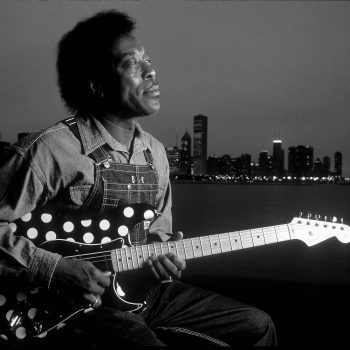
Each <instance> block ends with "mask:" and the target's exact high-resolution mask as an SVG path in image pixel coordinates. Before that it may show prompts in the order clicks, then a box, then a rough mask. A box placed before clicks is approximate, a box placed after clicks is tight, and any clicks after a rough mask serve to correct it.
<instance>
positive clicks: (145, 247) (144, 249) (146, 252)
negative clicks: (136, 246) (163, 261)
mask: <svg viewBox="0 0 350 350" xmlns="http://www.w3.org/2000/svg"><path fill="white" fill-rule="evenodd" d="M141 247H142V257H143V261H146V260H147V258H148V257H149V250H148V245H143V246H141Z"/></svg>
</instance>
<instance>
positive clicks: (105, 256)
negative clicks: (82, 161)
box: [66, 225, 309, 264]
mask: <svg viewBox="0 0 350 350" xmlns="http://www.w3.org/2000/svg"><path fill="white" fill-rule="evenodd" d="M273 227H274V228H275V230H276V234H273V233H272V234H271V233H270V234H268V235H273V236H276V238H277V233H278V232H277V231H278V227H277V226H269V227H268V228H273ZM305 227H309V226H308V225H304V226H302V227H298V228H294V231H298V230H304V228H305ZM265 229H266V228H265ZM257 230H258V229H257ZM259 230H260V229H259ZM261 230H262V234H263V236H266V235H267V234H266V233H264V232H263V229H261ZM244 231H246V230H244ZM282 231H285V228H284V229H280V232H282ZM240 232H242V231H235V232H227V233H221V234H218V236H219V235H223V234H228V235H230V234H232V233H237V234H238V235H239V236H240V238H241V248H238V249H243V248H244V247H243V245H242V243H243V242H242V238H243V236H246V237H248V236H249V237H250V238H251V241H252V243H253V246H251V247H247V248H252V247H254V237H253V235H252V234H249V232H246V233H244V234H243V235H241V234H240ZM289 236H290V234H289ZM196 238H197V239H198V240H199V242H200V244H202V242H201V240H200V238H209V236H203V237H196ZM264 238H266V237H264ZM291 239H292V238H290V239H289V240H291ZM183 241H184V240H183ZM183 241H179V242H174V243H175V244H177V243H180V242H183ZM186 241H191V238H187V239H186ZM219 241H220V238H219ZM229 241H230V240H229ZM278 242H279V241H278V240H276V241H274V242H271V243H265V244H264V245H267V244H274V243H278ZM164 243H169V242H162V243H155V244H148V245H147V246H152V245H153V246H155V245H157V244H158V245H164ZM208 243H209V245H210V244H211V242H210V239H208ZM221 246H222V244H221ZM230 246H231V251H234V250H238V249H233V248H232V242H231V241H230ZM132 248H134V249H135V251H136V248H137V247H127V249H128V250H129V251H131V250H132ZM185 248H186V247H185V245H184V246H183V250H184V255H185V258H186V249H185ZM202 248H203V247H202ZM210 248H211V250H212V246H210ZM180 249H181V248H180ZM141 250H142V249H141ZM156 250H157V249H156V247H154V251H155V252H156ZM113 251H119V252H120V254H121V253H122V252H123V251H125V248H118V249H112V250H110V251H103V252H96V253H86V254H77V255H72V256H66V258H74V257H82V258H80V260H87V261H92V262H95V263H98V262H105V261H112V260H113V259H112V258H111V257H110V254H111V253H112V252H113ZM168 252H171V251H170V250H169V251H165V253H168ZM130 253H131V252H130ZM143 253H144V252H143V251H142V257H143V259H144V260H145V259H147V258H148V256H149V255H148V256H147V257H145V256H144V255H143ZM202 253H203V249H202ZM137 255H138V254H137ZM129 257H131V258H132V259H133V261H134V260H135V254H134V256H132V253H131V255H129ZM129 257H128V256H127V255H126V254H125V255H124V256H123V257H121V258H122V259H123V258H124V262H122V264H123V263H126V264H127V260H130V259H128V258H129ZM139 257H140V256H139ZM193 257H196V256H193ZM198 257H199V256H198ZM94 259H102V260H94ZM137 260H139V259H137Z"/></svg>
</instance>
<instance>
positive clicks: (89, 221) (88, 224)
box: [80, 219, 92, 227]
mask: <svg viewBox="0 0 350 350" xmlns="http://www.w3.org/2000/svg"><path fill="white" fill-rule="evenodd" d="M80 222H81V224H82V225H83V226H84V227H89V226H90V225H91V223H92V220H91V219H89V220H81V221H80Z"/></svg>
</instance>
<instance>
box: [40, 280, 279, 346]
mask: <svg viewBox="0 0 350 350" xmlns="http://www.w3.org/2000/svg"><path fill="white" fill-rule="evenodd" d="M148 305H149V306H148V308H147V309H146V310H145V311H143V312H141V313H140V314H133V313H127V312H121V311H118V310H113V309H110V308H107V307H104V306H102V307H100V308H99V309H97V310H95V311H92V312H91V313H87V314H86V315H84V316H83V317H82V318H81V319H79V320H78V321H76V323H75V324H73V325H70V326H66V327H64V328H62V330H60V331H58V332H57V333H56V334H53V338H51V339H43V340H40V341H35V345H42V346H43V347H45V346H48V345H49V344H50V342H51V343H52V341H53V340H54V341H55V342H54V343H55V344H59V345H62V346H64V345H65V344H66V345H67V344H70V345H72V344H77V345H80V346H81V347H82V346H84V345H89V346H96V347H97V348H100V347H103V346H106V347H107V346H109V345H110V344H114V345H115V346H116V347H122V346H162V345H173V346H186V345H187V346H196V347H197V346H208V345H211V346H213V345H222V346H225V345H229V346H253V345H259V346H275V345H277V340H276V333H275V328H274V325H273V323H272V321H271V319H270V317H269V316H268V315H267V314H266V313H265V312H264V311H262V310H259V309H257V308H255V307H252V306H249V305H246V304H243V303H241V302H239V301H235V300H232V299H230V298H227V297H225V296H222V295H219V294H216V293H212V292H209V291H206V290H203V289H200V288H195V287H192V286H189V285H186V284H183V283H181V282H179V281H174V282H172V283H164V284H157V285H155V286H154V289H153V290H152V293H151V294H150V296H149V299H148Z"/></svg>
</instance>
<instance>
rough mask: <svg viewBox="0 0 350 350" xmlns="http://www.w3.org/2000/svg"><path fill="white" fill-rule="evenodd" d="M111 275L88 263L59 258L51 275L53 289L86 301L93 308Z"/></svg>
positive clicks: (97, 304)
mask: <svg viewBox="0 0 350 350" xmlns="http://www.w3.org/2000/svg"><path fill="white" fill-rule="evenodd" d="M110 275H111V273H103V272H102V271H100V270H99V269H97V268H96V267H95V266H94V265H93V264H92V263H91V262H89V261H81V260H76V259H65V258H60V259H59V260H58V262H57V265H56V268H55V270H54V273H53V275H52V282H51V283H52V284H53V285H54V287H55V288H58V289H60V290H62V291H64V292H65V291H67V292H69V293H71V294H74V295H76V296H77V297H78V298H82V299H84V300H86V301H88V302H89V303H90V304H91V305H92V306H93V307H94V308H96V307H98V306H100V305H101V299H100V296H101V295H102V294H103V293H104V291H105V288H106V287H108V286H109V284H110V280H109V277H110Z"/></svg>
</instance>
